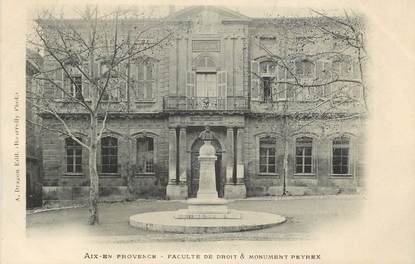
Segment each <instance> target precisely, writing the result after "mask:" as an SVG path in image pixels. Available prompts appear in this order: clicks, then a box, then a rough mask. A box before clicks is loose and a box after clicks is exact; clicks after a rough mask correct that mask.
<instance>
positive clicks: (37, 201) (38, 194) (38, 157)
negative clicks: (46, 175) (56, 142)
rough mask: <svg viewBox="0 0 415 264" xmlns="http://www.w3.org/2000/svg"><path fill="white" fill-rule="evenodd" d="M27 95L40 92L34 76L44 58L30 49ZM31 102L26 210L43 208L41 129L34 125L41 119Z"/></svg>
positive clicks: (27, 124) (27, 130)
mask: <svg viewBox="0 0 415 264" xmlns="http://www.w3.org/2000/svg"><path fill="white" fill-rule="evenodd" d="M26 56H27V59H26V93H27V94H28V95H30V94H31V92H35V91H36V90H38V88H39V86H38V82H37V81H36V80H34V79H33V75H35V74H38V73H39V68H38V65H42V57H41V56H40V55H39V54H38V53H37V52H34V51H32V50H30V49H28V50H26ZM31 103H32V101H31V100H26V120H27V122H26V208H34V207H38V206H42V179H41V175H42V153H41V152H42V151H41V146H40V140H41V138H40V133H39V132H40V129H39V127H37V126H36V125H34V123H40V122H41V119H40V117H39V116H37V115H35V113H34V111H33V110H34V109H33V106H32V104H31Z"/></svg>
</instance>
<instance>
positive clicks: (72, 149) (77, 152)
mask: <svg viewBox="0 0 415 264" xmlns="http://www.w3.org/2000/svg"><path fill="white" fill-rule="evenodd" d="M77 139H78V140H79V141H81V139H80V138H77ZM65 152H66V172H67V173H82V146H81V145H79V143H78V142H76V141H75V140H73V139H72V138H66V139H65Z"/></svg>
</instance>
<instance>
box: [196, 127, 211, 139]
mask: <svg viewBox="0 0 415 264" xmlns="http://www.w3.org/2000/svg"><path fill="white" fill-rule="evenodd" d="M199 138H200V139H202V140H203V142H205V141H212V140H213V132H212V131H210V128H209V126H206V127H205V130H203V131H202V132H201V133H200V135H199Z"/></svg>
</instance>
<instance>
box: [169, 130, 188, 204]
mask: <svg viewBox="0 0 415 264" xmlns="http://www.w3.org/2000/svg"><path fill="white" fill-rule="evenodd" d="M177 151H178V150H177V135H176V128H170V129H169V184H168V185H167V187H166V198H167V199H171V200H182V199H186V198H187V185H186V183H184V184H181V183H180V181H178V179H177V166H178V164H177V163H178V160H177Z"/></svg>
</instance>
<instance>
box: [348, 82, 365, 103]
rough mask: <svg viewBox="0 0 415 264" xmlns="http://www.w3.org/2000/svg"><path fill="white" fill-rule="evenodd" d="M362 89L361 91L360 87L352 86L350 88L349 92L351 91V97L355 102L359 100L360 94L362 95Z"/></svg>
mask: <svg viewBox="0 0 415 264" xmlns="http://www.w3.org/2000/svg"><path fill="white" fill-rule="evenodd" d="M362 89H363V87H362V86H360V85H356V84H352V86H351V90H352V93H351V96H352V97H353V98H354V99H356V100H357V99H360V97H361V94H362Z"/></svg>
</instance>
